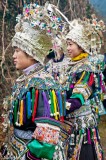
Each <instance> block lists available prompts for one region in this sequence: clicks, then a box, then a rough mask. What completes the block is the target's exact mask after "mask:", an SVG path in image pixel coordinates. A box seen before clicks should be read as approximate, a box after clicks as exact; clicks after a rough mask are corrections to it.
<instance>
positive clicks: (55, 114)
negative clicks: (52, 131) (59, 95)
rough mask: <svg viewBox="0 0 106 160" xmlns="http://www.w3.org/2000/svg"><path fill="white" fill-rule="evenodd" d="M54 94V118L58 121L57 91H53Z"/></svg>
mask: <svg viewBox="0 0 106 160" xmlns="http://www.w3.org/2000/svg"><path fill="white" fill-rule="evenodd" d="M52 94H53V104H54V116H55V119H56V120H58V116H57V115H58V112H57V105H56V101H57V99H56V94H55V91H54V90H52Z"/></svg>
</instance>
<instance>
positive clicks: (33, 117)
mask: <svg viewBox="0 0 106 160" xmlns="http://www.w3.org/2000/svg"><path fill="white" fill-rule="evenodd" d="M38 97H39V91H38V90H36V92H35V102H34V109H33V114H32V122H34V119H35V117H36V111H37V106H38Z"/></svg>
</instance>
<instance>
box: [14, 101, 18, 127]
mask: <svg viewBox="0 0 106 160" xmlns="http://www.w3.org/2000/svg"><path fill="white" fill-rule="evenodd" d="M17 107H18V100H16V101H15V102H14V124H16V122H17V110H18V108H17Z"/></svg>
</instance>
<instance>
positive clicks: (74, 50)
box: [66, 39, 83, 58]
mask: <svg viewBox="0 0 106 160" xmlns="http://www.w3.org/2000/svg"><path fill="white" fill-rule="evenodd" d="M66 43H67V51H68V55H69V57H70V58H75V57H77V56H78V55H80V54H81V53H82V52H83V50H82V49H81V48H80V47H79V46H78V45H77V44H76V43H74V42H73V41H72V40H70V39H68V40H67V42H66Z"/></svg>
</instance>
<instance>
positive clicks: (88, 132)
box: [87, 129, 91, 144]
mask: <svg viewBox="0 0 106 160" xmlns="http://www.w3.org/2000/svg"><path fill="white" fill-rule="evenodd" d="M87 134H88V144H91V137H90V130H89V129H88V130H87Z"/></svg>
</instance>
